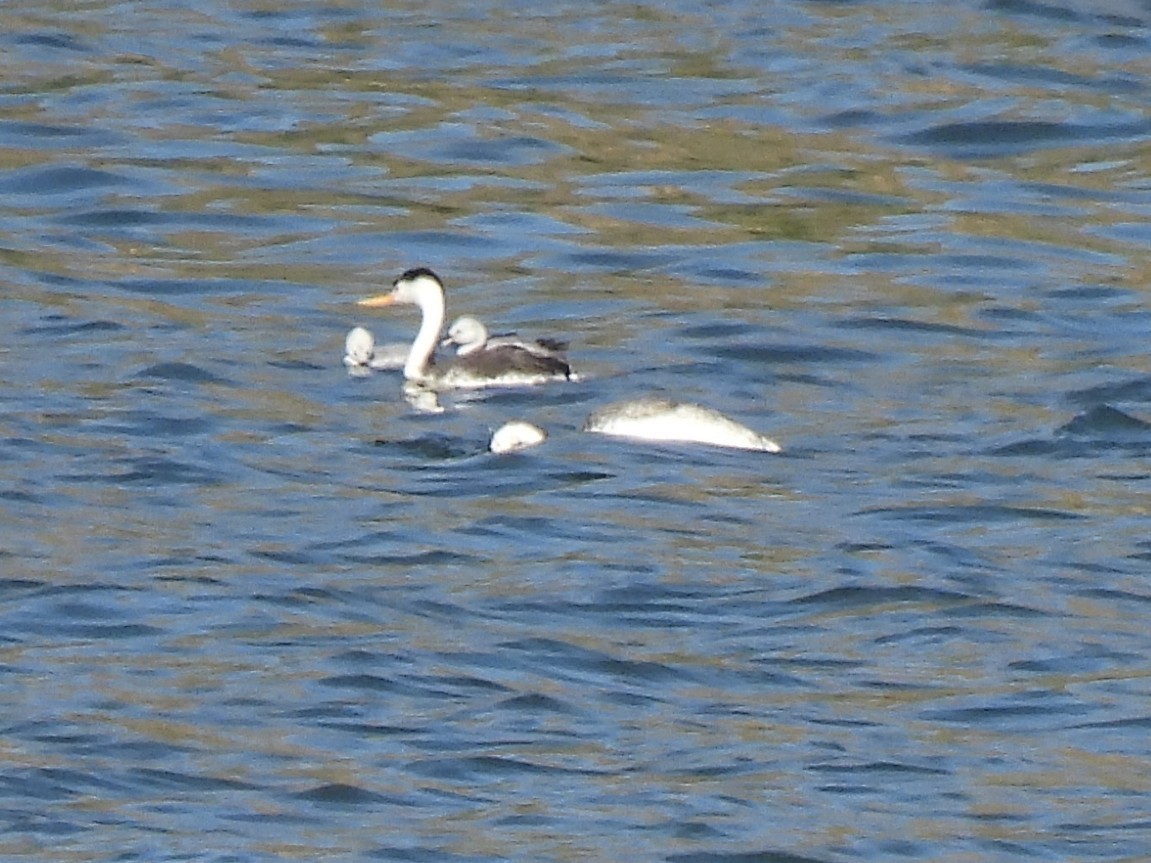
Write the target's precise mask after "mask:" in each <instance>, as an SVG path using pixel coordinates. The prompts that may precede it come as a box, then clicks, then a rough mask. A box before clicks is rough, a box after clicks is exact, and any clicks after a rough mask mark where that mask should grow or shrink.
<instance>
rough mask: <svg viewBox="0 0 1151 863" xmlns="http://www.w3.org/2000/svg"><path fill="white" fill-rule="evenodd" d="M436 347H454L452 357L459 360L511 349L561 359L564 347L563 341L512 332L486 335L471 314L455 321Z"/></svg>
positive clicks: (486, 332)
mask: <svg viewBox="0 0 1151 863" xmlns="http://www.w3.org/2000/svg"><path fill="white" fill-rule="evenodd" d="M440 344H442V345H451V344H454V345H456V355H457V356H461V357H462V356H467V355H468V354H473V353H475V352H476V351H484V350H488V351H490V350H495V349H496V348H507V347H512V348H517V349H519V350H521V351H528V352H529V353H532V354H535V355H536V356H539V357H555V358H557V359H561V360H562V359H563V358H564V354H565V352H566V351H567V347H568V345H567V342H561V341H557V340H556V339H548V338H542V339H521V338H520V337H519V336H517V335H516V334H515V333H508V334H507V335H498V336H493V335H490V334H489V333H488V328H487V327H485V326H484V324H483V322H482V321H481V320H479V318H473V317H472V316H471V315H463V316H462V317H458V318H456V319H455V320H454V321H453V322H452V325H451V326H450V327H448V337H447V338H446V339H444V340H443V341H442V342H441V343H440Z"/></svg>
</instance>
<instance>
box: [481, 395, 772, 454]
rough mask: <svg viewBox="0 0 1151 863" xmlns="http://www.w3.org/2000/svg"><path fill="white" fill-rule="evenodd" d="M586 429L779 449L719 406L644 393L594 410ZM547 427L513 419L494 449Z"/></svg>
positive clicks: (528, 442) (525, 442)
mask: <svg viewBox="0 0 1151 863" xmlns="http://www.w3.org/2000/svg"><path fill="white" fill-rule="evenodd" d="M583 431H585V432H595V433H597V434H605V435H612V436H615V437H626V438H631V439H633V440H648V441H656V442H659V443H702V444H709V445H710V446H718V447H729V448H732V449H744V450H758V451H759V452H772V453H775V452H781V448H780V446H779V444H777V443H776V442H775V441H773V440H771V439H770V438H766V437H764V436H763V435H761V434H759V433H758V432H756V431H752V430H751V429H749V428H748V427H747V426H745V425H742V424H740V423H737V422H736V421H735V420H733V419H729V418H728V417H725V416H724V415H723V414H721V413H720V412H719V411H716V410H712V409H711V408H707V407H704V406H703V405H697V404H692V403H690V402H672V401H668V400H667V399H660V398H641V399H631V400H628V401H623V402H617V403H615V404H612V405H608V406H607V407H605V408H601V409H600V410H598V411H596V412H595V413H593V414H592V415H591V416H590V417H588V419H587V422H585V423H584V425H583ZM546 438H547V434H546V433H545V432H544V430H543V429H541V428H538V427H536V426H534V425H532V424H531V423H527V422H524V421H523V420H512V421H511V422H509V423H507V424H505V425H504V426H502V427H500V429H499V430H498V431H497V432H496V433H495V434H494V435H493V436H492V440H491V445H490V446H491V451H492V452H496V453H501V452H512V451H514V450H518V449H525V448H527V447H529V446H535V445H536V444H539V443H543V441H544V440H545V439H546Z"/></svg>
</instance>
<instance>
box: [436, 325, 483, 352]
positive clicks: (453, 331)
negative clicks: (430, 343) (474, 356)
mask: <svg viewBox="0 0 1151 863" xmlns="http://www.w3.org/2000/svg"><path fill="white" fill-rule="evenodd" d="M487 340H488V328H487V327H485V326H484V325H483V324H482V323H481V322H480V321H478V320H476V319H475V318H473V317H471V316H469V315H464V316H463V317H459V318H456V319H455V321H454V322H453V323H452V325H451V327H449V328H448V337H447V338H446V339H444V340H443V341H442V342H441V343H440V344H441V345H452V344H454V345H458V346H459V347H458V348H457V349H456V353H457V354H460V355H461V356H464V355H466V354H470V353H472V352H473V351H478V350H479V349H480V348H482V347H483V346H484V344H485V343H486V342H487Z"/></svg>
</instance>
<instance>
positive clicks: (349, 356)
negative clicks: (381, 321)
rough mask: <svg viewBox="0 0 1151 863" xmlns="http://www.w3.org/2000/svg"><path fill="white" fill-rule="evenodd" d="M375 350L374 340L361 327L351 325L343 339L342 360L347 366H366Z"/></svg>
mask: <svg viewBox="0 0 1151 863" xmlns="http://www.w3.org/2000/svg"><path fill="white" fill-rule="evenodd" d="M375 350H376V340H375V338H373V337H372V334H371V333H370V332H369V331H368V330H366V329H364V328H363V327H353V328H352V329H351V330H349V332H348V337H347V338H346V339H344V362H345V363H346V364H347V365H349V366H366V365H367V364H368V363H369V362H371V360H372V355H373V354H374V353H375Z"/></svg>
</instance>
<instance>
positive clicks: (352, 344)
mask: <svg viewBox="0 0 1151 863" xmlns="http://www.w3.org/2000/svg"><path fill="white" fill-rule="evenodd" d="M407 358H408V346H407V345H400V344H395V343H393V344H387V345H377V344H376V338H375V336H373V335H372V333H371V330H367V329H365V328H364V327H352V329H351V330H349V331H348V336H347V338H345V339H344V365H345V366H347V367H348V371H350V372H353V373H357V372H359V373H363V372H367V371H369V370H375V371H385V370H388V369H402V368H403V367H404V363H405V362H406V361H407Z"/></svg>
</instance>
